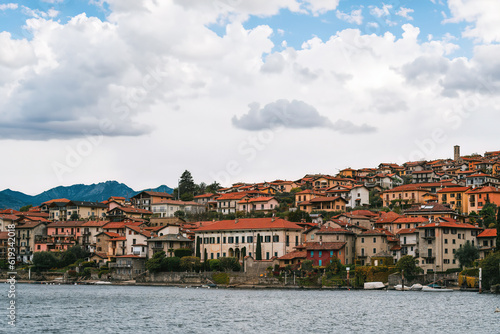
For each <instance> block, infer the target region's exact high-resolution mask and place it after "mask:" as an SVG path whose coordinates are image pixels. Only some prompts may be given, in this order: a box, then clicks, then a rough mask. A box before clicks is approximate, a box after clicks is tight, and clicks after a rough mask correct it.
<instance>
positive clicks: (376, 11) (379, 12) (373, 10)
mask: <svg viewBox="0 0 500 334" xmlns="http://www.w3.org/2000/svg"><path fill="white" fill-rule="evenodd" d="M391 9H392V5H386V4H383V5H382V7H380V8H379V7H377V6H371V7H370V14H372V15H373V16H376V17H383V16H389V15H391V12H390V11H391Z"/></svg>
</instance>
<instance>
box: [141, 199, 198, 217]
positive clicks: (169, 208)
mask: <svg viewBox="0 0 500 334" xmlns="http://www.w3.org/2000/svg"><path fill="white" fill-rule="evenodd" d="M151 210H152V211H153V214H154V215H155V216H157V217H161V218H164V217H175V216H174V214H175V213H176V212H177V211H182V212H185V213H193V214H194V213H201V212H204V211H205V210H206V209H205V205H204V204H200V203H197V202H193V201H190V202H184V201H175V200H172V199H167V200H164V201H161V202H157V203H153V204H151Z"/></svg>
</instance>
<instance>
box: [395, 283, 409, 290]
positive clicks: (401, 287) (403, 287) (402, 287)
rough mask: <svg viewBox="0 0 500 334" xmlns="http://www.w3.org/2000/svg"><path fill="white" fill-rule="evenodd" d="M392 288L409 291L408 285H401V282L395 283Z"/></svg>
mask: <svg viewBox="0 0 500 334" xmlns="http://www.w3.org/2000/svg"><path fill="white" fill-rule="evenodd" d="M394 289H396V290H398V291H410V287H409V286H406V285H405V286H402V285H401V284H398V285H395V286H394Z"/></svg>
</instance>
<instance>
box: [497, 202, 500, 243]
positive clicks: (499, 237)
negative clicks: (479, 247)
mask: <svg viewBox="0 0 500 334" xmlns="http://www.w3.org/2000/svg"><path fill="white" fill-rule="evenodd" d="M496 250H497V251H498V250H500V209H498V213H497V245H496Z"/></svg>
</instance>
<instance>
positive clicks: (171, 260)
mask: <svg viewBox="0 0 500 334" xmlns="http://www.w3.org/2000/svg"><path fill="white" fill-rule="evenodd" d="M180 264H181V259H180V258H178V257H175V256H174V257H165V258H163V259H162V260H161V270H162V271H169V272H175V271H179V270H180Z"/></svg>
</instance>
